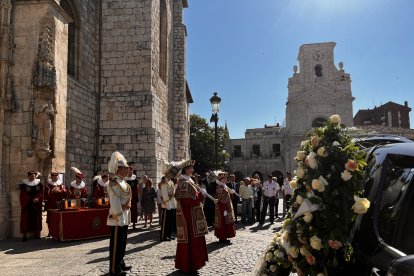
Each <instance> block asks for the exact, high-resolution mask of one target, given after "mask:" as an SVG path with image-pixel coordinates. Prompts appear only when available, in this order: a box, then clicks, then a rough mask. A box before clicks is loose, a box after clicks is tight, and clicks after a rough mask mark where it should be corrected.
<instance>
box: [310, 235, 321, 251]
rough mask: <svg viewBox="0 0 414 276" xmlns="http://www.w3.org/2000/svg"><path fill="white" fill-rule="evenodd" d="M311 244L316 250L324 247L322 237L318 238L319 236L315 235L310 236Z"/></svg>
mask: <svg viewBox="0 0 414 276" xmlns="http://www.w3.org/2000/svg"><path fill="white" fill-rule="evenodd" d="M310 246H311V247H312V248H313V249H315V250H318V251H319V250H321V248H322V242H321V239H320V238H318V237H317V236H313V237H312V238H310Z"/></svg>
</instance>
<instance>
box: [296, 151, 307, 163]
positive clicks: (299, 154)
mask: <svg viewBox="0 0 414 276" xmlns="http://www.w3.org/2000/svg"><path fill="white" fill-rule="evenodd" d="M305 157H306V151H303V150H301V151H298V152H296V159H297V160H300V161H301V160H303V159H305Z"/></svg>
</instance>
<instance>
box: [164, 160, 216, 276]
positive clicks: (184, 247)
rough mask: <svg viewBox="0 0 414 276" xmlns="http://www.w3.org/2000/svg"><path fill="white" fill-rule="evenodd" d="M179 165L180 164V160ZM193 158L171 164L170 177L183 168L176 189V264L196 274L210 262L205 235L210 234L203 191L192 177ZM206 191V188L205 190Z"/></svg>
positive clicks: (181, 268) (179, 267) (178, 267)
mask: <svg viewBox="0 0 414 276" xmlns="http://www.w3.org/2000/svg"><path fill="white" fill-rule="evenodd" d="M177 164H178V163H177ZM193 165H194V161H193V160H188V161H185V162H182V163H181V164H178V165H176V166H171V170H170V173H171V175H170V176H171V177H175V176H176V174H175V173H174V172H177V171H179V169H180V168H182V175H181V176H180V177H179V178H178V185H177V189H176V191H175V198H176V200H177V209H176V211H177V213H176V217H177V221H176V223H177V252H176V255H175V267H176V268H177V269H179V270H181V271H183V272H185V273H194V272H196V271H197V270H199V269H200V268H202V267H203V266H205V264H206V261H208V253H207V245H206V239H205V237H204V235H206V234H207V233H208V228H207V222H206V218H205V216H204V212H203V208H202V204H201V202H202V201H203V195H202V192H200V191H199V188H197V187H196V186H195V183H194V181H193V180H192V179H191V175H192V174H193V171H194V170H193ZM204 192H205V191H204Z"/></svg>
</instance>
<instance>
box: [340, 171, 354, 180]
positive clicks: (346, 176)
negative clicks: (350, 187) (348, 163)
mask: <svg viewBox="0 0 414 276" xmlns="http://www.w3.org/2000/svg"><path fill="white" fill-rule="evenodd" d="M341 178H342V179H343V180H344V181H348V180H349V179H351V178H352V174H351V173H350V172H349V171H348V170H344V171H343V172H341Z"/></svg>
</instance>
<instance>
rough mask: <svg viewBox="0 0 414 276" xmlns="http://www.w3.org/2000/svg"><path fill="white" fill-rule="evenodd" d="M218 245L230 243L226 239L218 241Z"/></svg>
mask: <svg viewBox="0 0 414 276" xmlns="http://www.w3.org/2000/svg"><path fill="white" fill-rule="evenodd" d="M219 243H230V240H228V239H224V240H219Z"/></svg>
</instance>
